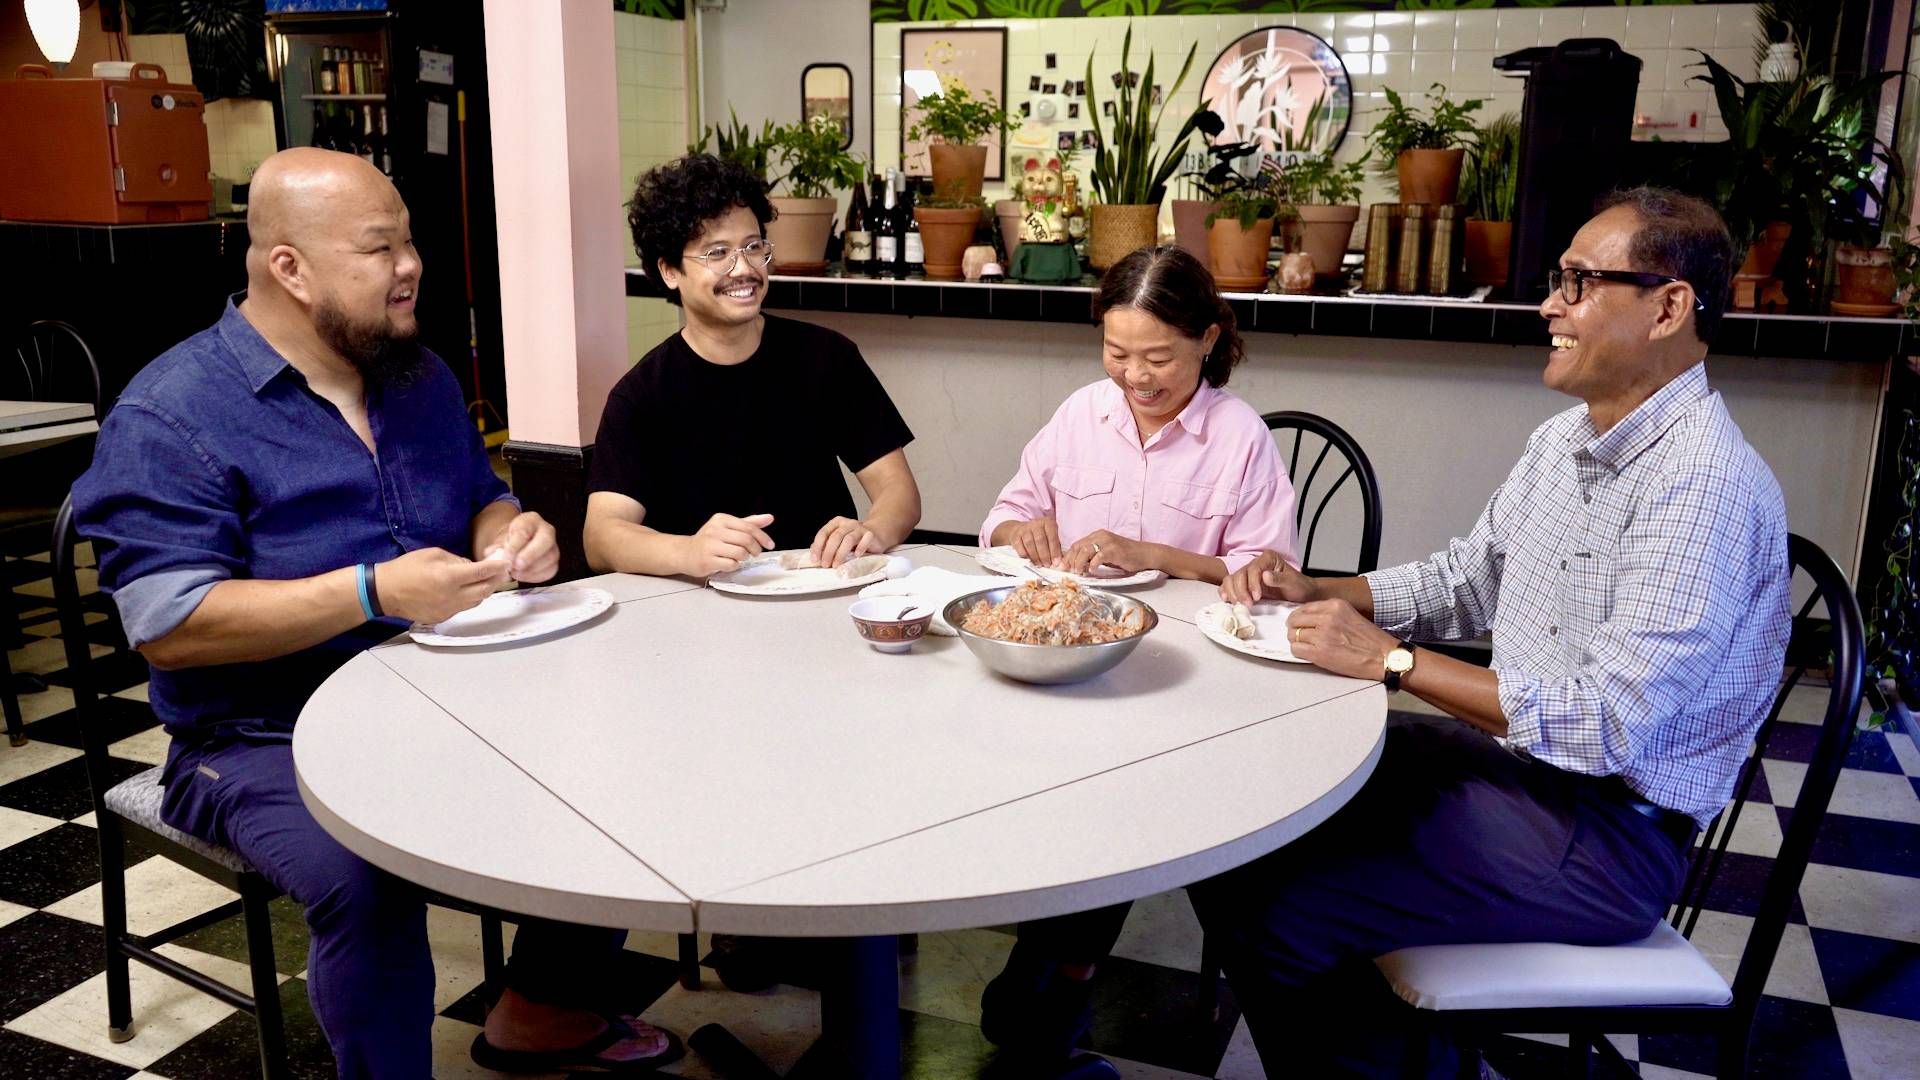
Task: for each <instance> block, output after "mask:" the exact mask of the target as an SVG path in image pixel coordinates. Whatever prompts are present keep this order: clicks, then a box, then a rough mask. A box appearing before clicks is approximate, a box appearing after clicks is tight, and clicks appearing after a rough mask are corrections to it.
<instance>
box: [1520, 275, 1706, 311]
mask: <svg viewBox="0 0 1920 1080" xmlns="http://www.w3.org/2000/svg"><path fill="white" fill-rule="evenodd" d="M1588 279H1592V280H1594V281H1618V282H1621V283H1623V284H1626V285H1638V286H1640V287H1641V288H1643V289H1651V288H1653V287H1654V286H1656V285H1687V286H1688V287H1692V284H1693V283H1692V282H1689V281H1686V280H1684V279H1682V278H1677V277H1668V276H1667V275H1666V274H1645V273H1641V272H1640V271H1638V270H1589V269H1587V268H1586V267H1584V266H1560V267H1555V268H1554V269H1552V270H1549V271H1547V292H1549V293H1551V292H1553V291H1554V290H1556V289H1558V290H1559V291H1560V299H1562V300H1565V301H1566V302H1567V303H1569V304H1577V303H1579V302H1580V297H1581V295H1582V294H1584V293H1585V291H1586V283H1587V281H1588ZM1693 310H1695V311H1705V310H1707V305H1706V302H1705V301H1703V300H1701V299H1700V296H1699V294H1698V293H1695V295H1694V298H1693Z"/></svg>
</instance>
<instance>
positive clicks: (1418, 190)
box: [1394, 150, 1467, 206]
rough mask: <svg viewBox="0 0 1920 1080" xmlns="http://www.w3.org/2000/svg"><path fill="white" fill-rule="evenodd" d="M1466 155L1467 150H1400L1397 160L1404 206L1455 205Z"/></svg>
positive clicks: (1401, 198) (1401, 201) (1401, 203)
mask: <svg viewBox="0 0 1920 1080" xmlns="http://www.w3.org/2000/svg"><path fill="white" fill-rule="evenodd" d="M1466 157H1467V152H1466V151H1465V150H1402V151H1400V156H1399V158H1397V159H1395V162H1394V164H1395V165H1396V166H1398V168H1399V170H1400V205H1402V206H1412V205H1414V204H1415V203H1426V204H1428V205H1430V206H1448V205H1451V204H1452V203H1453V202H1454V200H1456V199H1458V198H1459V197H1460V166H1461V165H1462V164H1463V163H1464V162H1465V161H1466Z"/></svg>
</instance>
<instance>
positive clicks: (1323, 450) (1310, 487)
mask: <svg viewBox="0 0 1920 1080" xmlns="http://www.w3.org/2000/svg"><path fill="white" fill-rule="evenodd" d="M1261 419H1262V420H1265V421H1266V422H1267V430H1268V431H1271V432H1274V433H1275V435H1276V437H1277V440H1278V442H1279V444H1280V451H1281V453H1282V454H1283V455H1284V456H1285V457H1286V459H1287V476H1288V478H1289V479H1291V480H1292V481H1293V497H1294V503H1293V522H1294V525H1295V527H1296V528H1297V529H1298V530H1299V535H1300V568H1301V569H1302V570H1304V571H1306V572H1307V573H1309V574H1345V573H1353V574H1364V573H1366V572H1368V571H1369V570H1376V569H1379V566H1380V525H1381V517H1382V514H1381V509H1380V481H1379V479H1378V478H1376V477H1375V476H1374V473H1373V463H1372V462H1371V461H1368V460H1367V452H1366V451H1365V450H1362V449H1360V444H1359V443H1357V442H1355V441H1354V439H1353V436H1351V435H1349V434H1347V433H1346V432H1345V431H1344V430H1342V429H1341V427H1340V425H1338V424H1336V423H1334V422H1333V421H1331V420H1328V419H1326V418H1325V417H1322V416H1315V415H1314V414H1313V413H1306V412H1270V413H1267V414H1266V415H1264V416H1262V417H1261ZM1287 433H1291V434H1292V436H1293V445H1292V446H1291V447H1289V446H1288V445H1287V438H1286V434H1287ZM1316 445H1317V447H1318V452H1317V453H1314V450H1315V447H1316ZM1303 451H1304V453H1303ZM1335 452H1338V454H1339V455H1340V459H1341V461H1340V462H1338V463H1335V464H1334V465H1333V466H1332V467H1328V462H1327V458H1328V457H1329V456H1331V455H1332V454H1334V453H1335ZM1305 454H1312V457H1313V463H1312V464H1311V465H1310V466H1308V468H1307V473H1306V478H1305V479H1302V478H1301V475H1300V460H1301V458H1302V457H1303V456H1304V455H1305ZM1323 468H1325V469H1326V472H1327V475H1326V477H1322V476H1321V470H1322V469H1323ZM1336 472H1337V475H1336ZM1349 478H1351V479H1352V480H1353V482H1354V488H1355V491H1356V492H1357V493H1358V495H1359V498H1360V551H1359V556H1358V558H1359V561H1358V563H1357V564H1355V565H1354V566H1353V567H1351V568H1348V567H1340V568H1337V569H1331V570H1330V569H1326V568H1323V567H1318V566H1315V565H1314V563H1313V542H1314V540H1315V538H1316V536H1317V534H1318V533H1319V531H1320V518H1321V516H1322V515H1324V514H1325V513H1326V512H1327V506H1328V505H1329V504H1331V503H1332V502H1333V498H1334V496H1336V495H1338V494H1339V493H1340V489H1341V488H1342V487H1344V486H1345V485H1346V482H1347V480H1348V479H1349ZM1310 505H1311V506H1312V507H1313V517H1312V519H1310V520H1309V519H1308V518H1307V516H1306V515H1307V507H1308V506H1310Z"/></svg>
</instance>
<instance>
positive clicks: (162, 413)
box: [73, 302, 512, 742]
mask: <svg viewBox="0 0 1920 1080" xmlns="http://www.w3.org/2000/svg"><path fill="white" fill-rule="evenodd" d="M367 413H368V422H369V424H370V425H371V427H372V431H373V435H374V444H375V446H376V447H377V453H376V452H373V451H369V450H368V449H367V446H366V444H364V443H362V442H361V441H360V438H359V436H358V435H356V434H355V433H354V431H353V429H352V428H351V427H350V426H349V425H348V424H347V422H346V420H345V418H344V417H342V416H341V415H340V413H339V411H338V410H337V409H335V408H334V407H333V406H332V405H331V404H330V403H328V402H327V401H325V400H324V399H322V398H321V397H319V396H318V395H317V394H315V393H313V391H312V390H311V389H310V388H309V387H308V386H307V383H306V380H305V379H304V377H302V376H301V375H300V373H299V371H298V370H296V369H295V368H293V367H292V366H290V365H288V364H287V363H286V361H285V360H284V359H282V358H281V357H280V355H279V354H278V353H276V352H275V351H274V350H273V348H272V347H271V346H270V345H268V344H267V342H266V341H265V340H264V339H263V338H262V337H261V336H260V335H259V333H258V332H257V331H255V330H254V329H253V327H252V325H251V324H249V323H248V322H247V321H246V319H245V318H244V317H243V316H242V315H241V314H240V312H239V311H238V309H237V308H236V307H235V306H234V304H233V303H232V302H230V303H229V304H228V306H227V309H226V312H225V313H224V314H223V315H222V317H221V319H220V321H219V322H218V323H215V324H214V325H213V326H212V327H210V328H209V329H207V330H205V331H202V332H201V333H199V334H196V335H194V336H193V337H191V338H188V339H187V340H186V341H184V342H182V343H181V344H180V345H178V346H175V347H174V348H173V349H170V350H168V351H167V352H166V353H164V354H162V355H161V356H160V357H159V358H157V359H156V360H154V361H153V363H151V364H149V365H148V366H147V367H146V368H145V369H144V370H143V371H141V372H140V374H139V375H137V376H135V378H134V379H133V381H132V382H131V383H130V384H129V385H128V387H127V389H126V391H125V392H124V393H122V395H121V396H120V398H119V400H118V401H117V402H116V403H115V404H114V407H113V409H112V410H111V411H110V412H109V413H108V415H107V418H106V421H105V422H104V423H103V424H102V425H101V429H100V437H99V442H98V444H97V448H96V450H95V452H94V460H93V465H92V467H91V468H89V469H88V470H87V472H86V474H85V475H83V476H82V477H81V478H80V479H79V480H78V481H77V482H76V483H75V484H74V488H73V499H74V516H75V521H76V522H77V523H78V526H79V530H80V533H81V535H82V536H83V537H85V538H87V539H89V540H92V541H93V544H94V551H95V556H96V559H97V561H98V563H99V569H100V584H101V587H102V589H104V590H105V591H107V592H109V593H111V594H112V596H113V600H114V604H115V606H116V608H117V609H118V610H119V612H120V615H121V619H122V622H123V623H124V624H125V625H126V628H127V633H128V637H129V638H130V639H131V640H132V642H133V643H134V644H135V645H136V646H137V645H141V644H144V643H147V642H151V641H154V640H157V639H159V638H162V637H164V636H166V635H167V634H168V633H170V632H171V631H173V630H174V629H176V628H178V627H179V626H180V624H181V623H183V622H185V621H186V619H187V618H188V617H189V616H190V615H191V614H192V613H193V611H194V610H195V608H197V607H198V606H199V604H200V602H201V601H202V600H203V599H204V598H205V597H206V595H207V593H208V592H209V591H211V590H212V589H213V588H215V587H216V586H217V585H219V584H220V583H221V582H223V581H228V580H248V579H253V580H271V581H288V580H297V579H300V578H306V577H313V576H315V575H318V574H323V573H326V572H328V571H331V570H337V569H339V568H341V567H344V566H353V565H355V564H358V563H362V562H369V563H381V562H385V561H387V560H389V559H393V558H395V557H397V556H399V555H402V554H404V553H406V552H408V551H413V550H416V549H419V548H429V547H439V548H444V549H446V550H448V551H451V552H454V553H455V554H459V555H467V556H470V555H471V554H472V552H471V550H470V548H471V545H472V539H471V530H472V522H473V517H474V515H475V514H477V513H479V512H480V511H481V510H482V509H484V508H485V507H486V506H487V505H488V504H490V503H492V502H494V501H496V500H499V499H503V498H505V499H511V498H512V496H511V495H510V494H509V493H508V490H507V487H506V485H505V484H504V483H502V482H501V481H500V480H499V478H498V477H496V476H495V475H494V473H493V471H492V469H491V467H490V466H489V464H488V462H487V458H486V452H485V449H484V447H483V446H482V445H481V443H480V438H479V435H478V433H477V432H476V431H475V430H474V428H473V426H472V425H471V424H470V423H469V422H468V420H467V414H466V407H465V403H464V399H463V395H462V394H461V391H460V387H459V384H458V382H457V381H456V380H455V379H454V378H453V375H452V373H451V372H449V371H448V370H447V368H446V365H445V364H444V363H442V362H441V361H440V359H439V358H438V357H436V356H433V355H432V354H431V353H425V354H424V355H423V357H422V364H421V366H420V368H419V369H418V371H417V372H416V373H415V374H414V375H413V377H412V378H411V379H409V380H407V381H404V382H402V383H399V384H395V385H389V386H385V387H375V388H370V389H369V391H368V397H367ZM400 628H401V624H400V623H399V622H398V621H396V620H376V621H373V622H370V623H368V624H366V625H364V626H362V627H359V628H357V629H355V630H353V631H349V632H348V633H345V634H342V635H339V636H338V637H335V638H333V639H332V640H329V641H326V642H323V643H321V644H319V645H316V646H313V647H312V648H308V649H303V650H301V651H299V652H296V653H293V654H291V655H288V656H283V657H277V658H275V659H272V660H265V661H259V662H250V663H239V664H225V665H218V666H214V667H202V668H187V669H181V670H175V671H160V670H155V671H154V673H153V679H152V682H151V683H150V684H149V687H148V695H149V698H150V699H151V701H152V703H153V708H154V712H155V713H156V715H157V716H158V717H159V719H160V720H161V722H162V723H164V724H165V725H166V727H167V730H168V732H169V733H170V734H172V735H174V736H175V738H176V740H179V741H185V742H195V741H200V740H203V739H205V738H208V737H210V736H212V735H215V734H218V733H220V732H222V731H225V730H237V731H241V732H245V733H248V734H253V735H269V736H272V735H279V736H285V735H288V734H290V733H291V732H292V730H293V722H294V720H295V718H296V717H298V715H299V712H300V709H301V707H302V706H303V705H304V704H305V703H306V700H307V697H308V696H309V695H311V694H312V692H313V691H314V689H316V688H317V687H318V686H319V685H320V683H321V681H322V680H324V679H325V678H326V677H327V676H328V675H329V674H331V673H332V672H333V671H334V670H335V669H336V668H338V667H339V666H340V665H341V664H343V663H345V662H346V661H347V659H348V658H350V657H351V656H353V655H354V654H355V653H357V652H359V651H360V650H361V649H364V648H366V647H368V646H369V645H372V644H375V643H377V642H378V641H380V640H383V639H384V638H386V637H389V636H391V635H392V633H393V632H394V631H395V630H397V629H400Z"/></svg>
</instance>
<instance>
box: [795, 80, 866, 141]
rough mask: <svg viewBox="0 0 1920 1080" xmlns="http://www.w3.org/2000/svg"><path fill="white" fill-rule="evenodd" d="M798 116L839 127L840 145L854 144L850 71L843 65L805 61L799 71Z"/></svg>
mask: <svg viewBox="0 0 1920 1080" xmlns="http://www.w3.org/2000/svg"><path fill="white" fill-rule="evenodd" d="M800 115H801V117H802V118H803V119H807V120H811V119H813V118H814V117H816V116H825V117H827V118H829V119H831V120H832V121H833V122H834V123H835V124H838V125H839V126H840V148H841V149H842V150H845V149H846V148H847V147H850V146H852V145H853V72H852V71H850V70H848V68H847V65H845V64H808V65H807V69H806V70H805V71H802V72H801V73H800Z"/></svg>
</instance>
